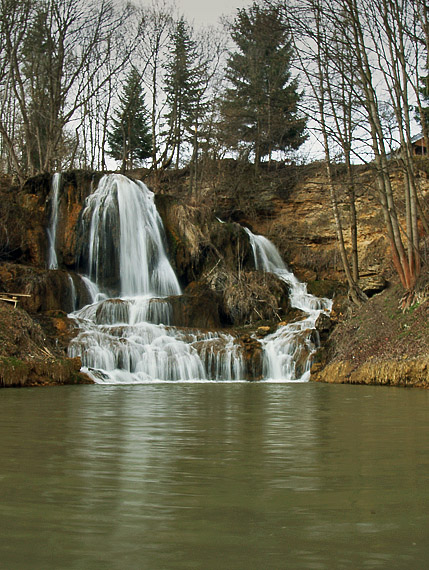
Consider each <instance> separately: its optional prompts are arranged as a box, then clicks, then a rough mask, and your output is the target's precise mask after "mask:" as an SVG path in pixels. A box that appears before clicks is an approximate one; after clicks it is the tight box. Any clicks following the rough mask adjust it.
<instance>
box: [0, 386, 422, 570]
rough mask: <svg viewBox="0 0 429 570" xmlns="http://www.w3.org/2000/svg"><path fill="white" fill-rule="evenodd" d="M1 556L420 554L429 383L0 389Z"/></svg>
mask: <svg viewBox="0 0 429 570" xmlns="http://www.w3.org/2000/svg"><path fill="white" fill-rule="evenodd" d="M1 396H2V416H1V421H2V465H3V466H2V472H1V480H2V494H3V498H2V501H1V506H0V513H1V517H2V520H3V525H2V528H3V530H2V533H1V535H2V536H1V538H0V559H1V560H3V561H4V564H5V566H4V567H5V568H8V569H15V568H16V569H19V570H26V569H27V568H28V569H29V568H32V569H34V568H44V569H46V570H50V569H54V568H55V569H57V568H61V569H63V568H64V569H68V568H70V569H75V568H82V569H98V568H100V569H101V568H103V569H104V568H112V569H116V568H118V569H119V568H121V569H123V568H124V567H130V568H148V569H151V570H152V569H153V570H157V569H161V568H162V569H182V568H183V569H185V568H186V569H189V568H198V569H202V568H204V569H218V568H219V569H220V568H222V569H224V568H231V569H241V568H243V569H244V568H272V569H278V568H294V569H295V568H296V569H301V568H302V569H313V568H314V569H322V568H323V569H325V568H389V569H390V568H424V567H425V560H426V559H427V557H428V556H429V547H428V546H426V545H427V538H428V536H427V530H426V529H427V526H428V525H427V523H428V517H427V500H428V496H429V491H428V482H429V481H428V478H429V475H428V473H429V469H428V468H429V465H428V463H429V459H428V458H429V455H428V451H429V440H428V436H427V433H428V427H429V425H428V424H429V418H428V414H427V411H426V410H427V404H428V393H427V392H424V391H417V390H416V391H406V390H394V389H393V390H389V389H377V388H368V389H367V388H355V387H351V386H318V385H312V384H300V385H284V384H283V385H276V384H274V385H269V384H254V385H252V384H229V385H224V384H223V385H221V384H195V385H186V384H185V385H183V384H182V385H156V386H150V385H147V386H134V387H126V386H125V387H98V386H96V387H76V388H64V389H46V390H25V391H23V390H15V391H14V390H8V391H3V392H2V393H1Z"/></svg>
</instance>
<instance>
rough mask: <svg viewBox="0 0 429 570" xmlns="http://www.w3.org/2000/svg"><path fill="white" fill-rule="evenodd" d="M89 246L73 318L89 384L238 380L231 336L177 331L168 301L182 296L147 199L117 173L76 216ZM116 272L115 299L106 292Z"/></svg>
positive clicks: (73, 349) (237, 354)
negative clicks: (82, 302)
mask: <svg viewBox="0 0 429 570" xmlns="http://www.w3.org/2000/svg"><path fill="white" fill-rule="evenodd" d="M82 219H83V228H82V232H83V235H84V237H85V239H84V241H87V242H88V250H87V257H88V267H87V273H88V277H82V279H83V280H84V282H85V284H86V286H87V288H88V291H89V292H90V294H91V298H92V302H91V304H89V305H87V306H85V307H83V308H82V309H80V310H79V311H76V312H74V313H72V314H71V317H73V318H74V319H75V320H76V323H77V324H78V326H79V328H80V333H79V334H78V336H77V337H76V338H74V339H73V340H72V342H71V344H70V346H69V355H70V356H72V357H75V356H80V357H81V359H82V364H83V370H85V371H86V372H87V373H88V374H89V375H90V376H91V377H92V378H93V380H94V381H95V382H97V383H104V384H111V383H146V382H157V381H161V382H176V381H210V380H216V381H220V380H223V381H232V380H242V379H243V377H244V366H243V358H242V354H241V351H240V349H239V347H238V345H237V344H235V342H234V339H233V337H232V336H231V335H229V334H226V333H206V332H203V331H198V330H194V329H185V328H180V329H179V328H176V327H174V326H172V325H171V324H170V321H171V307H170V304H169V301H168V297H169V296H173V295H180V294H181V290H180V286H179V283H178V281H177V277H176V275H175V273H174V270H173V268H172V267H171V264H170V262H169V260H168V258H167V255H166V251H165V247H164V241H165V236H164V229H163V225H162V221H161V218H160V216H159V214H158V212H157V210H156V207H155V203H154V195H153V193H152V192H151V191H150V190H149V189H148V188H147V187H146V186H145V185H144V184H143V183H142V182H137V181H133V180H130V179H128V178H126V177H125V176H122V175H117V174H114V175H107V176H104V177H103V178H102V179H101V180H100V183H99V185H98V188H97V189H96V191H95V192H94V193H93V194H92V195H91V196H89V198H88V200H87V203H86V206H85V209H84V211H83V215H82ZM116 274H119V276H120V279H119V287H118V288H119V295H118V296H116V297H113V298H112V297H111V298H109V297H108V296H107V295H106V293H107V292H108V291H107V289H108V288H109V286H110V285H111V284H112V283H114V282H115V278H116V277H115V275H116Z"/></svg>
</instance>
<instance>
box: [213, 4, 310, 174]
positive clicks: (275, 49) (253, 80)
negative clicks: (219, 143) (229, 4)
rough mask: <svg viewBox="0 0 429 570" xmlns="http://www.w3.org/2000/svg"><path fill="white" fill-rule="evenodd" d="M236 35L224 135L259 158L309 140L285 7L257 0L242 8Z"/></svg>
mask: <svg viewBox="0 0 429 570" xmlns="http://www.w3.org/2000/svg"><path fill="white" fill-rule="evenodd" d="M231 36H232V39H233V40H234V42H235V45H236V50H235V51H233V52H232V53H231V55H230V57H229V59H228V63H227V70H226V77H227V80H228V82H229V86H228V87H227V89H226V90H225V94H224V97H223V101H222V103H221V119H222V120H221V133H222V134H221V136H223V137H224V140H225V142H226V144H227V145H230V146H232V147H235V148H237V149H241V150H244V151H245V152H247V153H250V152H252V153H253V154H254V157H255V163H256V164H258V163H259V162H260V161H261V159H262V158H263V157H265V156H269V158H271V156H272V153H273V152H274V151H282V152H285V151H288V150H291V149H297V148H298V147H299V146H300V145H301V144H302V143H303V142H304V140H305V135H304V130H305V119H304V118H303V117H300V116H299V113H298V109H297V105H298V102H299V100H300V97H301V96H300V94H299V92H298V82H297V80H296V79H292V78H291V72H290V67H291V61H292V58H293V51H292V48H291V43H290V40H289V37H288V33H287V29H286V26H285V24H284V21H283V19H282V16H281V12H280V10H279V9H277V8H271V7H269V8H261V7H260V6H258V5H257V4H256V3H254V4H253V5H252V6H251V7H250V8H249V9H243V10H238V14H237V17H236V19H235V20H234V23H233V24H232V28H231Z"/></svg>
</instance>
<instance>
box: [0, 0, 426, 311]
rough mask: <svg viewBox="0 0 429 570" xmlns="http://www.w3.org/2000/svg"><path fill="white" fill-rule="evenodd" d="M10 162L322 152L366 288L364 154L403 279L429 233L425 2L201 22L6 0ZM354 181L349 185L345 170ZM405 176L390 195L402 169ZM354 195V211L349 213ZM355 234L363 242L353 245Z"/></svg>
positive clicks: (74, 0)
mask: <svg viewBox="0 0 429 570" xmlns="http://www.w3.org/2000/svg"><path fill="white" fill-rule="evenodd" d="M0 1H1V14H0V165H1V167H2V169H3V170H4V171H6V172H9V173H13V174H14V175H15V176H16V177H17V178H18V180H19V181H20V182H23V181H24V180H25V179H26V178H27V177H28V176H32V175H35V174H37V173H40V172H53V171H58V170H64V169H68V168H76V167H79V168H88V169H98V170H106V169H107V165H108V163H109V158H111V157H113V158H114V159H116V160H117V161H119V164H120V165H121V168H122V169H123V170H127V169H132V168H135V167H136V166H140V165H142V164H144V165H145V166H148V167H150V168H151V169H153V170H158V169H165V168H169V167H175V168H178V167H180V166H182V165H184V164H187V165H189V167H190V171H191V177H190V178H191V187H192V186H193V187H194V188H195V187H196V185H197V180H198V175H199V169H201V165H202V163H203V160H204V158H207V157H209V158H211V159H218V158H221V157H223V156H228V155H229V156H235V157H237V158H239V159H241V160H244V161H249V162H253V164H254V165H255V170H256V171H257V170H258V167H259V165H260V163H261V162H262V161H264V160H265V161H271V160H272V159H273V158H278V157H284V156H285V154H287V153H291V152H292V153H293V152H294V151H296V150H297V149H299V148H300V147H301V145H302V143H303V142H304V141H305V140H306V138H307V137H308V136H309V135H310V136H311V137H312V138H313V139H317V140H318V141H319V145H320V147H321V148H322V149H323V155H324V162H325V164H326V173H327V180H328V185H327V190H328V191H329V194H330V197H331V204H332V211H333V215H334V220H335V225H336V231H337V237H338V243H339V247H340V252H341V259H342V264H343V268H344V272H345V275H346V278H347V281H348V284H349V288H350V292H351V296H352V298H353V299H354V300H355V301H356V302H357V303H359V302H361V301H362V300H364V299H365V295H364V294H363V293H362V291H361V290H360V288H359V259H358V253H357V252H358V248H357V238H358V231H359V228H358V216H357V213H356V198H355V196H356V180H355V175H354V168H353V164H354V163H356V162H367V163H368V164H369V165H370V167H371V168H372V169H373V170H374V181H375V185H374V188H373V189H371V191H373V192H374V193H375V195H376V196H377V198H378V201H379V203H380V206H381V209H382V212H383V217H384V223H385V227H386V232H387V235H388V239H389V242H390V245H391V249H392V257H393V262H394V265H395V268H396V271H397V273H398V275H399V277H400V280H401V282H402V284H403V286H404V288H405V289H406V290H407V291H413V289H414V287H415V284H416V281H417V279H418V277H419V273H420V268H421V264H422V260H421V233H422V228H423V231H424V232H425V234H426V235H427V234H429V228H428V219H427V211H426V210H427V209H426V206H425V203H424V200H423V199H422V196H421V192H420V187H419V178H418V172H417V169H416V166H415V160H414V156H413V144H412V143H413V134H414V132H415V128H416V125H419V128H420V129H421V131H422V136H423V137H424V141H425V148H426V149H428V148H429V140H428V135H429V133H428V131H429V113H428V105H427V101H428V93H429V89H428V77H429V55H428V53H429V50H428V47H429V23H428V22H429V8H428V6H427V3H426V0H259V1H255V2H254V3H253V4H251V5H249V6H248V7H247V8H244V9H239V10H237V11H236V13H235V16H234V17H233V19H232V20H231V21H230V22H229V23H227V24H226V25H225V27H224V28H223V29H220V28H216V29H215V28H211V29H205V30H195V29H194V28H193V27H192V26H191V25H190V24H189V22H187V21H186V20H185V19H184V18H183V17H180V15H179V16H177V17H175V16H174V10H173V9H172V6H171V5H170V4H169V3H168V1H167V0H153V2H152V4H151V5H149V6H145V7H142V6H141V5H133V4H132V3H126V4H125V3H124V4H121V3H118V2H115V1H113V0H0ZM338 163H341V164H344V165H345V168H346V173H347V179H346V180H347V181H346V182H345V183H344V182H342V183H341V184H342V187H341V188H339V187H338V182H337V180H336V178H335V167H336V165H337V164H338ZM392 164H396V165H397V166H399V167H400V168H401V169H402V172H403V193H402V196H401V198H400V200H398V198H397V197H395V195H394V191H393V188H392V182H391V178H390V171H391V167H392ZM339 194H341V195H344V194H345V195H346V200H347V209H348V212H349V219H348V220H344V216H343V215H342V214H341V211H340V209H341V208H340V199H339ZM346 231H347V232H350V243H351V248H347V247H346V245H345V243H346V239H345V232H346Z"/></svg>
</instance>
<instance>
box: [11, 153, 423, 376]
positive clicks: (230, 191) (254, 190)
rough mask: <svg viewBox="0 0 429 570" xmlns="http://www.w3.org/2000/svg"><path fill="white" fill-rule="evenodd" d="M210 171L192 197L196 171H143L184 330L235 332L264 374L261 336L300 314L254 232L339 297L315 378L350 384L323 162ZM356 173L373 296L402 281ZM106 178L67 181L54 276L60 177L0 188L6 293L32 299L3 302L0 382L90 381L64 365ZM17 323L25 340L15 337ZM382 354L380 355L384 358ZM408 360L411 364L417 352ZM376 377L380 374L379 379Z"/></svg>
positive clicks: (364, 182) (365, 278)
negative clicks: (87, 222)
mask: <svg viewBox="0 0 429 570" xmlns="http://www.w3.org/2000/svg"><path fill="white" fill-rule="evenodd" d="M211 168H212V170H211V171H209V172H208V175H207V176H206V178H205V179H204V180H202V181H201V183H200V186H199V188H198V192H197V193H195V191H194V193H193V194H190V193H189V189H188V183H189V179H188V177H187V172H186V171H182V172H179V173H170V172H168V173H164V174H162V175H159V174H157V175H156V176H154V175H153V174H150V173H147V172H145V171H139V172H135V173H133V174H134V176H135V177H137V178H144V179H145V181H146V182H147V184H148V185H149V187H150V188H151V189H153V190H154V191H155V192H156V203H157V207H158V210H159V212H160V214H161V217H162V219H163V222H164V226H165V229H166V234H167V241H168V244H167V246H168V251H169V256H170V259H171V260H172V263H173V266H174V268H175V271H176V273H177V275H178V278H179V280H180V283H181V286H182V288H183V289H184V295H183V296H182V297H181V298H180V299H177V300H175V303H174V304H173V306H174V311H175V312H176V314H177V315H179V314H180V319H182V323H183V324H182V326H189V324H190V323H191V322H193V323H194V326H198V327H201V328H207V329H210V328H219V327H229V328H234V329H236V330H237V335H239V336H240V339H241V340H240V342H242V343H243V346H245V347H247V348H246V350H247V352H248V362H249V365H248V367H249V370H250V369H252V370H253V372H252V375H253V377H257V376H258V372H257V369H258V366H259V365H258V364H256V366H255V362H254V361H255V359H256V361H258V355H257V354H256V353H257V352H258V351H257V350H256V347H255V346H254V343H252V334H253V333H254V332H255V331H258V329H259V331H260V332H259V333H258V334H267V332H268V331H272V330H273V328H275V327H276V323H279V322H280V321H281V322H284V321H285V320H288V319H289V320H290V319H293V318H295V317H296V312H294V311H293V310H291V309H290V307H289V305H288V291H287V288H286V287H285V284H284V283H283V282H281V281H279V280H278V279H277V278H276V277H275V276H274V275H267V274H262V273H259V272H256V271H254V267H253V262H252V253H251V248H250V245H249V241H248V239H247V236H246V234H245V232H244V230H243V227H244V226H247V227H250V228H251V229H252V231H254V232H255V233H260V234H263V235H266V236H267V237H269V238H270V239H271V240H272V241H273V242H274V243H275V244H276V245H277V247H278V248H279V250H280V252H281V254H282V256H283V257H284V259H285V260H286V261H287V263H288V264H289V265H290V266H291V268H292V269H293V270H294V272H295V273H296V274H297V276H298V277H299V278H300V279H301V280H305V281H307V282H308V283H309V289H310V290H311V291H312V292H313V293H314V294H316V295H319V296H328V295H329V296H335V298H336V306H335V312H334V321H336V322H337V321H338V322H340V325H339V326H338V327H337V328H336V329H335V330H334V332H333V333H331V331H328V332H327V331H325V333H324V334H325V337H324V342H325V346H326V350H325V351H322V352H321V357H320V358H319V362H318V363H316V365H315V368H314V379H317V380H323V381H326V380H328V378H331V377H332V371H333V370H334V369H333V368H331V369H329V366H336V372H335V378H337V379H338V378H340V377H343V378H350V377H351V375H350V374H349V370H350V369H349V368H347V374H346V373H344V374H342V376H341V374H340V372H339V369H340V368H341V366H343V364H344V366H345V365H348V364H349V363H350V362H352V361H354V360H355V358H354V357H355V356H356V355H355V354H354V351H357V350H358V348H357V344H358V342H357V343H356V344H353V343H351V344H350V346H351V347H354V348H351V349H350V352H349V353H345V352H344V351H343V352H341V350H342V349H340V348H338V347H339V346H340V344H339V342H338V338H340V337H341V336H342V338H344V336H345V335H349V330H348V329H344V332H342V333H341V332H337V331H342V330H343V329H341V327H342V326H346V325H344V323H343V320H344V317H345V315H346V313H347V310H348V309H347V303H346V298H345V287H344V279H343V273H342V268H341V264H340V260H339V256H338V253H337V248H336V239H335V231H334V227H333V223H332V216H331V209H330V203H329V195H328V192H327V184H326V179H325V175H324V168H323V165H311V166H305V167H304V166H303V167H298V166H291V165H289V166H284V165H273V166H272V167H270V168H268V167H267V168H263V169H262V170H261V172H260V173H259V174H258V176H255V174H254V171H253V168H251V167H250V166H246V165H240V164H238V163H235V162H234V161H225V162H224V163H216V164H213V165H212V167H211ZM356 175H357V176H358V178H359V185H358V188H359V192H358V195H357V208H358V215H359V257H360V267H361V275H362V286H363V287H364V288H365V289H366V290H367V291H368V292H369V294H370V295H374V294H377V293H380V292H381V291H383V290H385V289H386V286H387V285H388V284H389V282H391V283H392V282H394V273H393V269H392V264H391V260H390V254H389V250H388V244H387V240H386V238H385V235H384V231H383V224H382V222H381V213H380V210H379V208H378V207H377V202H376V199H375V198H374V196H373V195H372V193H371V191H370V188H371V174H370V172H369V171H368V170H366V169H364V168H362V167H358V168H357V169H356ZM100 176H101V175H100V174H98V173H88V172H71V173H64V174H63V175H62V179H61V187H60V193H59V204H58V208H59V216H58V225H57V238H56V244H57V245H56V249H57V257H58V267H59V269H57V270H55V271H53V270H48V269H47V258H48V248H49V240H48V236H47V227H48V225H49V220H50V219H51V208H52V200H51V192H52V186H51V184H52V181H51V178H50V177H48V176H40V177H38V178H35V179H31V180H29V181H28V182H27V183H26V184H25V185H24V187H23V188H16V187H13V186H12V184H11V183H10V182H9V181H8V180H7V179H2V181H1V183H0V193H1V196H0V198H1V200H2V204H3V207H2V211H1V214H0V291H3V292H9V293H21V294H26V295H29V296H28V297H22V298H21V299H20V301H19V305H18V308H17V309H15V308H14V307H13V306H12V305H9V304H6V303H4V302H2V303H0V305H1V307H0V308H1V310H2V313H1V315H0V319H1V321H2V323H5V326H4V328H3V331H4V332H3V337H4V338H3V339H2V340H3V348H2V351H1V352H0V368H1V370H2V372H0V384H1V383H3V384H4V385H6V384H17V383H18V384H20V383H23V382H24V380H23V378H27V380H28V381H29V382H30V383H34V382H40V381H41V378H45V379H47V378H49V377H51V378H52V381H55V380H54V378H57V379H58V380H59V381H60V382H68V381H70V382H76V381H85V378H84V377H83V376H82V375H79V373H78V372H77V371H78V369H79V366H78V364H79V363H77V362H74V363H70V362H69V361H67V359H65V348H66V346H67V344H68V342H69V340H70V338H71V337H72V336H73V334H74V332H73V327H71V326H70V322H69V321H68V319H67V317H66V314H67V313H68V312H70V311H72V310H73V308H74V305H75V304H76V303H77V304H79V305H80V306H81V305H83V304H85V303H86V302H88V290H87V288H86V287H85V285H84V283H83V282H82V279H81V277H80V273H81V272H84V265H85V259H84V258H85V244H84V243H82V236H81V233H80V230H79V227H80V222H81V216H82V210H83V207H84V203H85V199H86V197H87V196H88V195H89V194H90V193H91V191H92V189H93V188H94V185H96V184H97V183H98V180H99V179H100ZM339 176H341V172H339ZM399 176H400V175H399V173H398V185H399ZM339 188H340V200H341V209H342V214H343V217H344V220H345V225H347V223H346V220H347V215H348V212H347V201H346V199H345V195H344V196H343V195H342V193H341V185H339ZM428 190H429V184H428V183H427V180H425V179H424V178H422V192H423V194H424V196H426V193H427V192H428ZM112 287H114V284H112ZM72 291H73V293H72ZM395 291H396V292H394V293H393V295H400V291H399V290H396V289H395ZM423 305H424V303H423ZM368 306H371V305H368ZM420 310H423V309H419V311H420ZM416 314H418V313H416ZM356 318H358V317H356ZM410 318H411V317H410ZM177 319H179V317H177ZM14 321H16V323H17V324H16V330H17V331H18V330H19V331H20V332H19V333H18V332H16V331H15V333H14V331H13V323H14ZM347 322H349V321H347ZM328 328H329V327H328ZM264 331H265V332H264ZM14 334H15V336H14ZM322 334H323V333H322ZM392 334H393V333H392ZM395 334H396V333H395ZM336 335H339V336H336ZM422 335H423V332H422ZM352 336H353V335H352ZM373 336H374V337H375V336H377V334H376V333H374V335H373ZM423 336H424V335H423ZM15 337H16V338H15ZM351 338H352V337H351ZM7 339H9V340H7ZM14 339H15V340H14ZM13 346H15V348H16V350H14V349H13V348H12V347H13ZM339 352H341V355H340V354H339ZM418 352H419V355H420V356H421V354H425V353H426V354H427V346H426V344H424V343H423V344H421V345H419V349H418ZM376 353H377V351H376V350H375V349H374V351H373V353H372V356H373V358H375V356H374V355H376ZM255 354H256V356H255ZM407 354H408V356H409V357H410V358H411V354H410V351H408V352H407ZM400 357H401V359H402V357H403V354H401V355H400ZM415 357H417V356H416V355H413V356H412V358H415ZM10 359H12V360H10ZM13 359H15V360H13ZM18 361H20V362H24V363H26V365H27V364H28V363H30V364H32V363H33V362H38V363H40V365H39V364H38V365H37V366H36V367H34V366H33V367H32V368H31V366H30V364H28V366H30V368H28V370H27V368H25V369H24V368H21V372H20V373H19V372H17V371H16V366H18V365H17V362H18ZM339 362H342V363H343V364H341V366H340V365H339V364H338V363H339ZM64 363H66V364H64ZM322 363H323V366H324V367H325V370H326V372H323V370H322ZM15 365H16V366H15ZM14 366H15V367H14ZM56 366H57V367H58V366H64V367H65V369H64V370H66V369H67V370H68V372H67V371H64V372H58V370H59V368H57V371H55V367H56ZM343 368H344V367H343ZM48 369H50V370H52V373H50V372H48ZM255 370H256V372H255ZM329 370H331V372H329ZM366 374H367V376H366V377H371V378H373V376H371V374H369V372H366ZM387 375H388V376H389V374H387ZM374 381H376V380H374Z"/></svg>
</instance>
